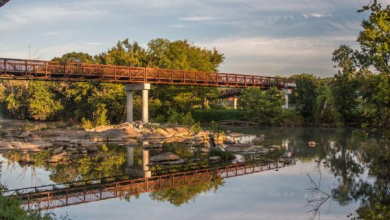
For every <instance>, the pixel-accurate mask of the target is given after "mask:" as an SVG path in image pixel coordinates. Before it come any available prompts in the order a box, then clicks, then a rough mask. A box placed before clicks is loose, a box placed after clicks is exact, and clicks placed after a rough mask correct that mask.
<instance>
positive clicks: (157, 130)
mask: <svg viewBox="0 0 390 220" xmlns="http://www.w3.org/2000/svg"><path fill="white" fill-rule="evenodd" d="M154 132H155V133H157V134H161V135H163V136H164V137H166V138H169V137H172V134H170V133H168V132H167V131H165V130H164V129H162V128H157V129H156V130H155V131H154Z"/></svg>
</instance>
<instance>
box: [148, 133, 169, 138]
mask: <svg viewBox="0 0 390 220" xmlns="http://www.w3.org/2000/svg"><path fill="white" fill-rule="evenodd" d="M144 137H145V138H146V139H165V136H164V135H162V134H159V133H149V134H147V135H145V136H144Z"/></svg>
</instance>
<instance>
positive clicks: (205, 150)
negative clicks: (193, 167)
mask: <svg viewBox="0 0 390 220" xmlns="http://www.w3.org/2000/svg"><path fill="white" fill-rule="evenodd" d="M200 152H202V153H208V152H210V148H208V147H202V148H200Z"/></svg>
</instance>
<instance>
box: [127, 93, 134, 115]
mask: <svg viewBox="0 0 390 220" xmlns="http://www.w3.org/2000/svg"><path fill="white" fill-rule="evenodd" d="M126 113H127V116H126V121H127V122H133V91H131V90H129V91H128V90H126Z"/></svg>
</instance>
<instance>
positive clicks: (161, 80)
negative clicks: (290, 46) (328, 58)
mask: <svg viewBox="0 0 390 220" xmlns="http://www.w3.org/2000/svg"><path fill="white" fill-rule="evenodd" d="M0 79H19V80H48V81H90V82H114V83H153V84H175V85H201V86H220V87H224V86H226V87H241V88H245V87H259V88H261V89H268V88H269V87H278V88H281V89H282V88H285V85H286V83H289V82H291V80H289V79H286V78H281V77H268V76H256V75H242V74H231V73H216V72H202V71H186V70H174V69H159V68H146V67H132V66H116V65H101V64H85V63H64V62H56V61H38V60H22V59H8V58H0Z"/></svg>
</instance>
